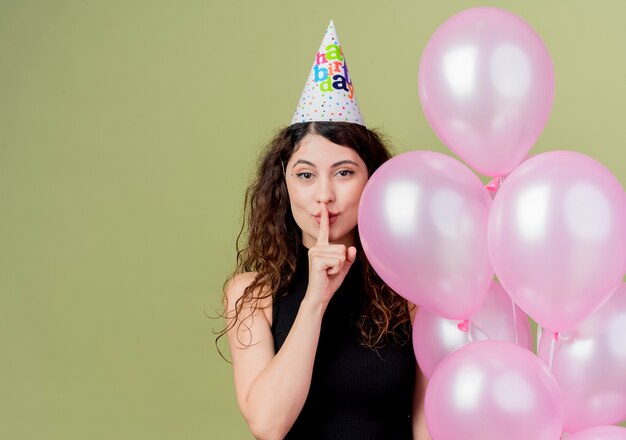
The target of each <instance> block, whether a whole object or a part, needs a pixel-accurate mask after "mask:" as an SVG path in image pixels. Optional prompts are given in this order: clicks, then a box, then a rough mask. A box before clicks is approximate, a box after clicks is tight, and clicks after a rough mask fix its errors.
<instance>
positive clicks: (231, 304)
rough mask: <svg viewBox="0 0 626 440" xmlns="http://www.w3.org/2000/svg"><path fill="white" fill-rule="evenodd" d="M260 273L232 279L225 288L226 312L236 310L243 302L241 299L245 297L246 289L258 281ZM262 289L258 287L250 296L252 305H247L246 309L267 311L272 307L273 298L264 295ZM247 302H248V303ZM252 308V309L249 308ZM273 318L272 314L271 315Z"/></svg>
mask: <svg viewBox="0 0 626 440" xmlns="http://www.w3.org/2000/svg"><path fill="white" fill-rule="evenodd" d="M257 275H258V272H242V273H238V274H236V275H234V276H233V277H231V278H230V279H229V280H228V282H227V283H226V286H225V287H224V300H225V301H226V304H225V308H226V310H229V309H230V310H234V309H235V307H236V305H237V303H238V302H241V298H243V297H244V294H245V292H246V289H248V287H249V286H251V285H252V284H253V283H254V281H255V280H256V278H257ZM261 293H262V287H261V286H257V287H256V288H255V289H254V291H253V292H251V294H250V295H249V296H248V298H249V301H250V303H249V304H246V308H251V309H252V310H265V309H267V308H270V310H271V305H272V296H271V295H267V294H266V295H263V294H261ZM246 302H247V301H246ZM249 306H252V307H249ZM270 316H271V313H270Z"/></svg>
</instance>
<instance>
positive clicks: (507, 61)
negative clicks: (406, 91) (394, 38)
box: [418, 7, 554, 176]
mask: <svg viewBox="0 0 626 440" xmlns="http://www.w3.org/2000/svg"><path fill="white" fill-rule="evenodd" d="M418 83H419V94H420V101H421V104H422V108H423V109H424V113H425V115H426V118H427V119H428V122H429V124H430V125H431V127H432V128H433V130H434V131H435V133H437V135H438V136H439V138H440V139H441V140H442V141H443V143H444V144H446V145H447V146H448V147H449V148H450V149H451V150H452V151H454V152H455V153H456V154H457V155H458V156H459V157H460V158H461V159H463V160H464V161H465V162H466V163H468V164H469V165H470V166H471V167H472V168H474V169H476V170H477V171H478V172H480V173H481V174H484V175H489V176H504V175H506V174H508V173H510V172H511V171H512V170H513V169H514V168H515V167H516V166H517V165H518V164H519V163H520V162H521V161H522V160H523V159H524V157H525V156H526V154H527V153H528V151H529V150H530V149H531V148H532V146H533V145H534V143H535V142H536V140H537V138H538V137H539V135H540V134H541V132H542V131H543V128H544V127H545V124H546V122H547V120H548V117H549V115H550V112H551V109H552V100H553V96H554V72H553V67H552V61H551V59H550V55H549V53H548V51H547V49H546V47H545V45H544V44H543V42H542V41H541V38H540V37H539V35H537V33H536V32H535V31H534V30H533V29H532V28H531V27H530V26H529V25H528V24H527V23H526V22H525V21H524V20H522V19H521V18H519V17H517V16H516V15H514V14H511V13H510V12H508V11H505V10H502V9H498V8H491V7H479V8H471V9H467V10H465V11H462V12H460V13H458V14H456V15H454V16H452V17H450V18H449V19H448V20H446V21H445V22H444V23H443V24H442V25H441V26H440V27H439V28H438V29H437V30H436V31H435V32H434V34H433V35H432V37H431V38H430V40H429V41H428V44H427V45H426V48H425V49H424V53H423V54H422V59H421V61H420V67H419V79H418Z"/></svg>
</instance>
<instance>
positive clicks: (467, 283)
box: [359, 151, 493, 319]
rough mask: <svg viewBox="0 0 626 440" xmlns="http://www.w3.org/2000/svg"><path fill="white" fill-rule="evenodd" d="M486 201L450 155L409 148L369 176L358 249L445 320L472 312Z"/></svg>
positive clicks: (486, 277) (480, 279)
mask: <svg viewBox="0 0 626 440" xmlns="http://www.w3.org/2000/svg"><path fill="white" fill-rule="evenodd" d="M490 206H491V198H490V196H489V194H488V192H487V190H486V189H485V188H484V187H483V185H482V182H481V181H480V179H479V178H478V177H477V176H476V175H475V174H474V173H473V172H472V171H471V170H470V169H469V168H467V167H466V166H465V165H463V164H462V163H461V162H459V161H458V160H456V159H453V158H451V157H449V156H446V155H444V154H440V153H434V152H431V151H411V152H408V153H403V154H400V155H398V156H396V157H394V158H393V159H391V160H389V161H387V162H386V163H385V164H383V166H381V167H380V168H379V169H378V170H377V171H376V172H375V173H374V174H373V175H372V176H371V177H370V179H369V181H368V183H367V185H366V187H365V189H364V191H363V195H362V196H361V203H360V206H359V235H360V238H361V243H362V245H363V250H364V251H365V253H366V255H367V257H368V259H369V261H370V263H371V264H372V266H373V268H374V269H375V270H376V272H377V273H378V275H379V276H380V277H381V278H382V279H383V280H384V281H385V282H386V283H387V284H388V285H389V286H390V287H391V288H392V289H394V290H395V291H396V292H398V293H399V294H400V295H402V296H403V297H405V298H406V299H408V300H409V301H411V302H413V303H415V304H419V305H421V306H424V307H426V308H428V309H430V310H432V311H435V312H436V313H438V314H440V315H442V316H445V317H447V318H451V319H465V318H466V317H467V316H470V315H471V314H473V313H474V312H475V311H476V310H477V309H478V308H479V307H480V304H481V303H482V300H483V298H484V297H485V295H486V294H487V290H488V288H489V284H490V283H491V279H492V278H493V270H492V268H491V263H490V261H489V253H488V251H487V220H488V217H489V207H490Z"/></svg>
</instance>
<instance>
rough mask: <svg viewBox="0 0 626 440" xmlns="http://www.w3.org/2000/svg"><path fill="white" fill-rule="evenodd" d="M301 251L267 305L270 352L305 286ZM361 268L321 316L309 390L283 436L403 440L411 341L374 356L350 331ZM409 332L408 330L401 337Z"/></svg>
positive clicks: (407, 429)
mask: <svg viewBox="0 0 626 440" xmlns="http://www.w3.org/2000/svg"><path fill="white" fill-rule="evenodd" d="M308 270H309V267H308V256H307V249H306V248H305V247H304V246H301V249H300V254H299V256H298V264H297V267H296V273H295V275H294V278H293V281H292V283H291V286H290V288H289V289H288V293H287V294H286V295H284V296H281V297H279V298H277V299H276V301H274V305H273V309H272V313H273V321H272V334H273V335H274V346H275V349H276V352H278V351H279V350H280V348H281V347H282V345H283V343H284V342H285V339H286V338H287V334H288V333H289V330H290V329H291V326H292V325H293V322H294V320H295V318H296V314H297V313H298V308H299V307H300V303H301V302H302V299H303V298H304V294H305V292H306V288H307V284H308ZM361 276H362V267H360V265H359V263H358V261H357V262H355V263H354V264H353V266H352V267H351V268H350V271H349V272H348V275H347V276H346V278H345V280H344V282H343V284H342V285H341V287H340V288H339V289H338V290H337V292H335V295H334V296H333V298H332V299H331V301H330V302H329V304H328V307H327V309H326V312H325V314H324V318H323V320H322V328H321V333H320V339H319V344H318V348H317V353H316V355H315V364H314V365H313V377H312V380H311V387H310V390H309V394H308V396H307V399H306V402H305V404H304V407H303V409H302V411H301V413H300V415H299V416H298V418H297V419H296V422H295V423H294V425H293V427H292V428H291V430H290V431H289V433H288V434H287V436H286V437H285V439H297V440H306V439H316V440H332V439H337V440H352V439H354V440H409V439H412V438H413V435H412V432H411V405H412V399H413V387H414V383H415V366H416V361H415V355H414V354H413V348H412V344H411V343H410V342H409V343H406V344H404V345H402V346H399V345H398V344H396V343H394V342H393V339H392V338H390V341H389V342H388V343H387V345H385V346H384V347H383V348H380V349H378V351H374V350H372V349H371V348H368V347H364V346H363V345H361V342H360V337H359V334H358V332H357V329H356V322H357V319H358V317H359V316H360V313H359V310H360V304H361V303H362V301H363V298H364V295H365V294H364V293H363V291H362V288H361V286H362V282H361V279H360V277H361ZM410 333H411V332H410V331H409V334H410Z"/></svg>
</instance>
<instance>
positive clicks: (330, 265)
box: [305, 203, 356, 307]
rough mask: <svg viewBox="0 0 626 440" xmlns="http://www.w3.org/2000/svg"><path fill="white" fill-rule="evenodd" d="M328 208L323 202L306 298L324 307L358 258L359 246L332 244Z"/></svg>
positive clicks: (311, 258)
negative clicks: (329, 238)
mask: <svg viewBox="0 0 626 440" xmlns="http://www.w3.org/2000/svg"><path fill="white" fill-rule="evenodd" d="M329 230H330V224H329V219H328V208H327V207H326V204H325V203H322V210H321V214H320V230H319V234H318V236H317V243H316V244H315V246H313V247H312V248H311V249H309V286H308V288H307V293H306V297H305V298H306V299H308V300H310V301H315V302H318V303H319V304H321V305H323V306H324V307H325V306H326V305H327V304H328V302H329V301H330V299H331V298H332V297H333V295H334V294H335V292H336V291H337V289H338V288H339V286H341V283H343V280H344V278H345V277H346V274H347V273H348V271H349V270H350V267H352V263H354V260H355V259H356V248H355V247H354V246H350V247H349V248H348V249H346V247H345V246H344V245H343V244H329V243H328V235H329Z"/></svg>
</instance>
